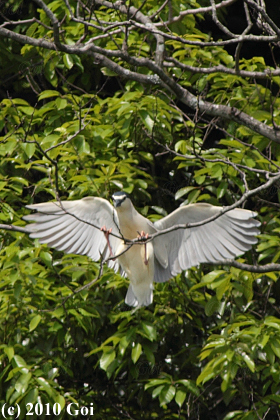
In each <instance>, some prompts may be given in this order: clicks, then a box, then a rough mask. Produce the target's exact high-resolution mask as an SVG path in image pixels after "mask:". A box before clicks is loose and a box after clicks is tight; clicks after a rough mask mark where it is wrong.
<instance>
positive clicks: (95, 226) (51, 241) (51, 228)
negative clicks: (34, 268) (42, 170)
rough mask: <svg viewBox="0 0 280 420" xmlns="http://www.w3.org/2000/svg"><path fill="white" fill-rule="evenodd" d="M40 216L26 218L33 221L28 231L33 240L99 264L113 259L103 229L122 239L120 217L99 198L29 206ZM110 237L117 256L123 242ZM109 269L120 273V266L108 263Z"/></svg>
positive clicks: (105, 201)
mask: <svg viewBox="0 0 280 420" xmlns="http://www.w3.org/2000/svg"><path fill="white" fill-rule="evenodd" d="M26 207H27V208H28V209H31V210H36V211H37V213H34V214H30V215H28V216H24V220H27V221H34V222H35V223H32V224H30V225H27V226H26V228H27V229H28V231H29V232H30V237H31V238H38V239H39V241H40V242H41V243H46V244H48V245H49V246H50V247H52V248H55V249H57V250H59V251H64V252H66V253H68V254H70V253H71V254H80V255H88V256H89V257H90V258H91V259H92V260H94V261H98V260H99V259H100V258H101V257H102V259H103V260H105V259H106V258H108V257H110V256H111V255H110V249H109V246H108V243H107V241H106V238H105V235H104V233H103V232H102V231H101V230H100V228H101V227H103V226H106V229H112V234H113V235H117V236H118V237H120V232H119V228H118V216H117V213H116V211H115V209H114V207H113V206H112V205H111V204H110V203H109V201H107V200H104V199H103V198H99V197H85V198H83V199H81V200H75V201H61V202H59V201H56V202H49V203H41V204H32V205H29V206H26ZM113 235H110V236H109V243H110V246H111V249H112V253H113V255H115V254H116V250H117V248H118V245H119V244H120V241H121V239H119V238H117V237H116V236H113ZM108 265H109V267H112V268H114V269H115V270H116V271H117V270H118V263H117V262H116V261H112V260H109V261H108Z"/></svg>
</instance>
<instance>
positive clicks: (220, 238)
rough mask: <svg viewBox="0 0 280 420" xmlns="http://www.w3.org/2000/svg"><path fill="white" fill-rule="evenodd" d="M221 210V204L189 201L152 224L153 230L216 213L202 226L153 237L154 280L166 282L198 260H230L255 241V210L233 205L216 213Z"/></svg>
mask: <svg viewBox="0 0 280 420" xmlns="http://www.w3.org/2000/svg"><path fill="white" fill-rule="evenodd" d="M221 210H222V207H217V206H212V205H210V204H208V203H196V204H189V205H187V206H182V207H179V208H178V209H177V210H175V211H174V212H173V213H171V214H169V215H168V216H166V217H164V218H162V219H160V220H158V221H156V222H155V223H154V226H155V227H156V229H158V230H163V229H168V228H172V227H173V226H176V225H180V224H188V223H197V222H202V221H204V220H207V219H209V218H210V217H213V216H218V217H217V218H216V219H215V220H212V221H211V222H208V223H205V224H203V225H201V226H197V227H192V228H189V229H188V228H186V229H174V230H172V231H171V232H169V233H166V234H163V235H160V236H157V237H156V238H155V239H154V241H153V243H154V252H155V256H156V260H155V277H154V280H155V281H156V282H163V281H166V280H168V279H169V278H171V277H173V276H175V275H176V274H178V273H180V272H181V271H183V270H187V269H188V268H190V267H193V266H197V265H198V264H200V263H207V262H214V263H215V262H222V261H224V260H226V259H233V258H235V257H236V256H238V255H242V254H243V253H244V252H246V251H248V250H249V249H250V248H251V247H252V245H253V244H255V243H257V241H258V240H257V238H256V235H258V234H259V230H258V226H259V225H260V222H259V221H258V220H255V219H254V217H255V216H256V213H254V212H252V211H249V210H244V209H239V208H236V209H233V210H230V211H228V212H226V213H224V214H222V215H219V213H220V212H221ZM157 255H160V256H161V259H162V260H163V261H164V263H162V262H161V261H160V259H159V258H157ZM162 256H164V258H163V257H162Z"/></svg>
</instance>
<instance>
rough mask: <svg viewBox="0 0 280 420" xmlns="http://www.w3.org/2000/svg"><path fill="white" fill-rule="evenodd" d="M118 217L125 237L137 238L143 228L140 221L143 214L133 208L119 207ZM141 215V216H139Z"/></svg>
mask: <svg viewBox="0 0 280 420" xmlns="http://www.w3.org/2000/svg"><path fill="white" fill-rule="evenodd" d="M117 213H118V218H119V225H120V231H121V233H122V235H123V237H124V238H126V239H135V238H136V237H137V235H138V231H139V232H140V231H141V230H142V229H143V228H142V227H141V226H142V224H141V223H139V220H141V218H142V216H141V215H140V214H139V213H138V212H137V211H136V210H135V209H134V208H133V207H131V208H130V209H125V211H124V210H122V209H118V210H117ZM139 217H140V218H139Z"/></svg>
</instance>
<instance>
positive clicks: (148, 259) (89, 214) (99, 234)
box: [24, 192, 260, 307]
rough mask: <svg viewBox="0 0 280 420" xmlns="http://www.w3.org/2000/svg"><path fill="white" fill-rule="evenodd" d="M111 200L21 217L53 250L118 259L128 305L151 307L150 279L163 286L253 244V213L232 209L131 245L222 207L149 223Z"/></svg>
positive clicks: (43, 208) (120, 200)
mask: <svg viewBox="0 0 280 420" xmlns="http://www.w3.org/2000/svg"><path fill="white" fill-rule="evenodd" d="M112 198H113V203H114V207H113V206H112V205H111V204H110V202H109V201H107V200H105V199H103V198H98V197H85V198H83V199H81V200H76V201H61V202H59V201H56V202H49V203H41V204H33V205H29V206H26V207H27V208H28V209H31V210H37V213H35V214H30V215H28V216H25V217H24V219H25V220H27V221H30V220H31V221H35V223H33V224H31V225H28V226H27V229H28V231H29V232H30V237H31V238H38V239H39V241H40V242H41V243H46V244H48V245H49V246H50V247H53V248H56V249H57V250H61V251H64V252H66V253H73V254H81V255H88V256H89V257H90V258H91V259H92V260H94V261H98V260H99V259H100V258H102V259H103V261H105V260H107V259H108V258H110V257H112V256H116V258H115V259H109V260H108V261H107V264H108V266H109V267H112V268H114V269H115V271H116V272H117V271H118V270H119V269H120V270H121V274H122V275H124V276H125V275H127V276H128V278H129V279H130V285H129V288H128V291H127V294H126V298H125V303H126V304H128V305H130V306H135V307H140V306H147V305H150V304H151V303H152V301H153V282H154V281H155V282H165V281H167V280H168V279H170V278H172V277H174V276H176V275H177V274H178V273H180V272H182V271H183V270H187V269H188V268H190V267H193V266H197V265H198V264H200V263H208V262H212V263H213V262H214V263H215V262H217V263H218V262H222V261H224V260H226V259H233V258H234V257H236V256H239V255H241V254H243V253H244V252H245V251H248V250H249V249H250V248H251V247H252V245H253V244H255V243H257V239H256V237H255V236H256V235H258V234H259V230H258V226H259V225H260V222H259V221H257V220H255V219H254V217H255V216H256V213H254V212H252V211H249V210H244V209H240V208H236V209H234V210H230V211H228V212H227V213H224V214H222V215H221V216H219V217H217V218H216V219H215V220H213V221H211V222H208V223H206V224H203V225H201V226H197V227H193V228H187V229H176V230H172V231H170V232H168V233H165V234H162V235H158V236H156V237H154V238H153V239H152V240H149V241H147V242H146V243H144V242H138V243H136V244H133V245H132V246H130V245H129V244H127V242H126V241H125V239H128V240H132V239H135V238H137V236H138V237H139V235H140V234H141V235H142V236H143V235H144V232H145V234H149V235H152V234H154V233H156V232H158V231H161V230H163V229H168V228H172V226H175V225H178V224H187V223H188V224H189V223H197V222H201V221H204V220H206V219H209V218H210V217H212V216H217V215H218V214H219V213H220V211H221V209H222V207H217V206H212V205H211V204H207V203H196V204H189V205H187V206H182V207H179V208H178V209H177V210H175V211H173V212H172V213H171V214H169V215H168V216H166V217H163V218H162V219H160V220H158V221H156V222H155V223H152V222H151V221H149V220H148V219H146V218H145V217H144V216H142V215H141V214H140V213H138V212H137V210H136V209H135V208H134V206H133V204H132V202H131V200H130V198H129V197H128V195H127V194H126V193H124V192H117V193H115V194H113V196H112ZM105 226H106V228H105ZM126 249H127V251H126ZM120 254H121V255H120Z"/></svg>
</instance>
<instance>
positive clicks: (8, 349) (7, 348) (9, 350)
mask: <svg viewBox="0 0 280 420" xmlns="http://www.w3.org/2000/svg"><path fill="white" fill-rule="evenodd" d="M4 353H5V354H6V355H7V356H8V359H9V362H10V361H11V360H12V358H13V357H14V354H15V351H14V348H13V347H10V346H5V347H4Z"/></svg>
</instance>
